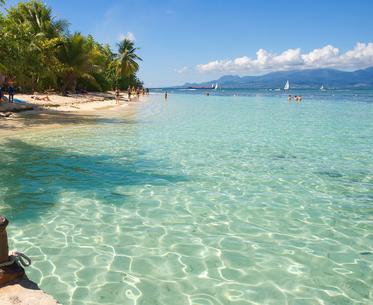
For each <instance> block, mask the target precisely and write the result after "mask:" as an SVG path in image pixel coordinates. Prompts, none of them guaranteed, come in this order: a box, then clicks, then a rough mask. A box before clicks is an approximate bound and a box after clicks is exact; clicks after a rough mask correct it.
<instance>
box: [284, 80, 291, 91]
mask: <svg viewBox="0 0 373 305" xmlns="http://www.w3.org/2000/svg"><path fill="white" fill-rule="evenodd" d="M289 89H290V84H289V81H288V80H287V81H286V84H285V87H284V90H289Z"/></svg>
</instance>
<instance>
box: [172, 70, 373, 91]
mask: <svg viewBox="0 0 373 305" xmlns="http://www.w3.org/2000/svg"><path fill="white" fill-rule="evenodd" d="M287 80H288V81H289V82H290V84H291V87H292V88H309V89H311V88H314V89H318V88H320V87H321V86H324V87H325V88H373V67H370V68H367V69H362V70H356V71H352V72H349V71H340V70H336V69H309V70H294V71H279V72H272V73H268V74H265V75H260V76H238V75H225V76H222V77H220V78H219V79H216V80H211V81H208V82H204V83H185V84H184V85H183V86H179V88H189V87H212V86H214V85H216V84H218V85H219V87H221V88H227V89H229V88H247V89H249V88H256V89H261V88H263V89H264V88H273V89H275V88H283V87H284V85H285V82H286V81H287Z"/></svg>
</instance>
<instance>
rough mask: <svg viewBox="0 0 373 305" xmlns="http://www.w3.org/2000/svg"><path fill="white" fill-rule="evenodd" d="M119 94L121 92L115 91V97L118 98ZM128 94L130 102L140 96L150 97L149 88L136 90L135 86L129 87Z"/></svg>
mask: <svg viewBox="0 0 373 305" xmlns="http://www.w3.org/2000/svg"><path fill="white" fill-rule="evenodd" d="M117 92H118V94H119V90H118V89H117V90H115V96H117ZM127 94H128V100H129V101H130V100H131V97H132V96H137V99H139V98H140V95H143V96H144V95H149V89H148V88H136V87H135V86H133V87H131V86H129V87H128V90H127Z"/></svg>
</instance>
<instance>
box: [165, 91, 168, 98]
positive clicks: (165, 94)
mask: <svg viewBox="0 0 373 305" xmlns="http://www.w3.org/2000/svg"><path fill="white" fill-rule="evenodd" d="M167 97H168V95H167V91H166V93H165V94H164V99H165V100H167Z"/></svg>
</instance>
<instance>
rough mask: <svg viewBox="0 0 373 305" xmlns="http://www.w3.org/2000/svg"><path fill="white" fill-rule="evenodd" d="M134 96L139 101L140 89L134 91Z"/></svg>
mask: <svg viewBox="0 0 373 305" xmlns="http://www.w3.org/2000/svg"><path fill="white" fill-rule="evenodd" d="M136 95H137V99H140V88H137V89H136Z"/></svg>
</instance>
